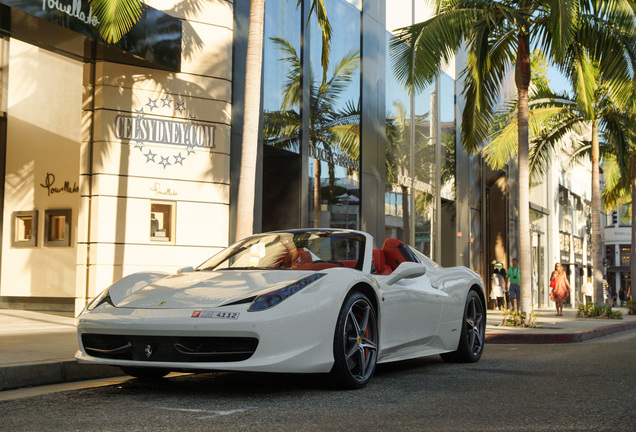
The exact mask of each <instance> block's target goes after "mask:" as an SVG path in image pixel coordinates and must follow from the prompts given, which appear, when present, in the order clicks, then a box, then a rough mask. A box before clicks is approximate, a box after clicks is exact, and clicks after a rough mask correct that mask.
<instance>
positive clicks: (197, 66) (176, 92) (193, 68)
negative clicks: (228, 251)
mask: <svg viewBox="0 0 636 432" xmlns="http://www.w3.org/2000/svg"><path fill="white" fill-rule="evenodd" d="M148 4H149V5H150V6H151V7H149V8H148V9H146V10H145V12H144V15H143V17H142V19H141V20H140V21H139V23H137V25H136V26H135V27H134V28H133V30H131V32H130V33H129V34H128V35H127V36H126V38H124V39H123V40H122V41H120V42H119V43H118V44H116V45H109V44H106V43H104V42H103V41H102V40H101V39H100V37H99V35H98V33H97V30H96V22H97V21H96V19H95V18H94V17H93V15H92V9H91V6H90V5H89V4H88V2H86V1H70V0H69V1H65V0H60V1H56V2H51V1H48V2H47V1H45V2H41V1H30V0H28V1H14V0H2V1H1V2H0V17H1V20H0V22H1V26H0V32H1V33H0V36H1V38H0V66H1V67H2V69H1V72H2V73H1V74H0V77H1V78H0V83H1V84H2V86H1V87H0V95H1V96H2V97H1V98H0V100H1V101H2V105H1V107H0V122H1V123H0V124H1V125H2V127H0V148H1V149H2V154H3V156H4V157H3V160H2V169H3V170H4V172H3V173H2V174H3V175H2V179H3V184H2V187H1V188H0V189H1V190H2V193H3V197H2V249H1V257H0V260H1V267H0V272H1V273H0V278H1V280H0V301H1V302H2V304H3V305H5V306H8V307H18V308H20V307H23V308H45V309H47V308H50V309H59V310H74V311H75V312H79V311H81V309H82V308H83V306H84V304H85V302H86V300H87V298H90V297H92V296H94V295H96V293H98V292H100V291H101V290H103V289H104V288H106V287H107V286H109V285H110V284H111V283H112V282H113V281H114V280H117V279H119V278H120V277H122V276H123V275H126V274H130V273H133V272H136V271H140V270H148V269H154V270H157V271H166V272H174V271H175V270H176V269H178V268H179V267H181V266H186V265H192V263H199V262H202V261H203V260H205V259H206V258H208V257H209V256H210V255H211V254H212V253H214V251H217V250H219V249H220V248H222V247H224V246H226V245H227V242H228V226H229V222H228V215H229V205H230V201H229V196H230V194H229V185H230V169H229V166H230V163H229V159H230V135H231V95H232V48H233V38H234V32H233V24H234V15H233V10H234V8H233V6H232V4H231V3H230V2H213V3H204V4H201V5H199V6H197V7H196V8H189V7H187V5H186V6H184V5H183V4H181V3H179V2H171V1H156V2H153V1H149V2H148Z"/></svg>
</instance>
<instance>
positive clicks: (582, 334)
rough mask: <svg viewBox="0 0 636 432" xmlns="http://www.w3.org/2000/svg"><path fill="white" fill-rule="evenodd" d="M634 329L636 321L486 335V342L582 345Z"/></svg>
mask: <svg viewBox="0 0 636 432" xmlns="http://www.w3.org/2000/svg"><path fill="white" fill-rule="evenodd" d="M632 329H636V321H630V322H625V323H621V324H611V325H608V326H605V327H599V328H594V329H589V330H581V331H578V332H571V333H550V334H541V333H490V334H489V333H486V335H485V342H488V343H495V344H553V343H580V342H587V341H590V340H593V339H598V338H601V337H604V336H609V335H611V334H615V333H620V332H624V331H627V330H632Z"/></svg>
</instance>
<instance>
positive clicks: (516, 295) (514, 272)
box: [506, 258, 521, 312]
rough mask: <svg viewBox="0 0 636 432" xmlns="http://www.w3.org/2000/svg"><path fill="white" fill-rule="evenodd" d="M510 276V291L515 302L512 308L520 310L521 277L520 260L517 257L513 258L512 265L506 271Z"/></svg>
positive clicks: (511, 299) (511, 298)
mask: <svg viewBox="0 0 636 432" xmlns="http://www.w3.org/2000/svg"><path fill="white" fill-rule="evenodd" d="M506 277H507V278H508V291H509V292H510V301H511V302H512V304H513V307H512V308H511V310H515V309H516V310H517V312H519V306H520V303H521V287H520V286H519V284H520V283H521V278H520V277H519V262H518V261H517V258H513V259H512V267H510V268H509V269H508V272H507V273H506Z"/></svg>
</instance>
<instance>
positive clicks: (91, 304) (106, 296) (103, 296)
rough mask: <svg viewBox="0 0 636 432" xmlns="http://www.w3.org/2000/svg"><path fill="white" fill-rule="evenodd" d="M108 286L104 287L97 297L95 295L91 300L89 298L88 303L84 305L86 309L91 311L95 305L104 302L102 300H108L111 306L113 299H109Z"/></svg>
mask: <svg viewBox="0 0 636 432" xmlns="http://www.w3.org/2000/svg"><path fill="white" fill-rule="evenodd" d="M109 289H110V288H106V289H105V290H104V291H102V292H101V293H100V294H99V295H98V296H97V297H95V298H94V299H93V300H91V301H90V302H89V303H88V305H86V309H87V310H89V311H92V310H93V309H95V308H96V307H97V306H99V305H100V304H102V303H104V302H108V303H110V305H111V306H114V305H113V301H112V300H111V299H110V291H109Z"/></svg>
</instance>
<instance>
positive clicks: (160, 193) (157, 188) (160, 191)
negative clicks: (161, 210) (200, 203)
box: [150, 182, 179, 197]
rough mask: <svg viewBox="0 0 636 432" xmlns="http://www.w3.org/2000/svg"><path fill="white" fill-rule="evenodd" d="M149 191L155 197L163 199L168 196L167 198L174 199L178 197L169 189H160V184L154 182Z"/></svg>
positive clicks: (175, 192)
mask: <svg viewBox="0 0 636 432" xmlns="http://www.w3.org/2000/svg"><path fill="white" fill-rule="evenodd" d="M150 190H151V191H152V192H154V193H155V196H157V197H160V196H161V197H165V196H169V197H175V196H177V195H179V194H178V193H177V191H174V190H172V189H170V188H164V189H162V188H161V183H158V182H155V184H153V185H152V187H151V188H150Z"/></svg>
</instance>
